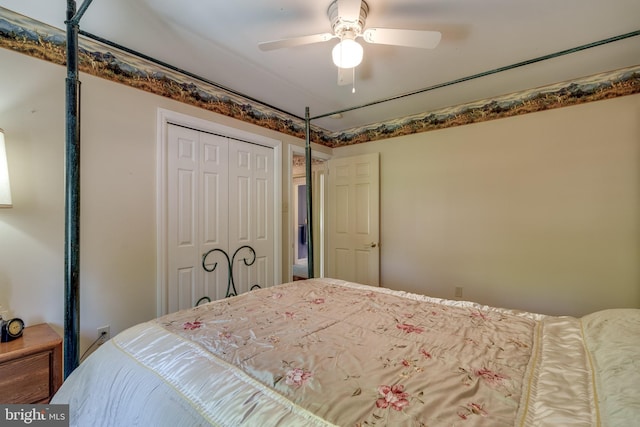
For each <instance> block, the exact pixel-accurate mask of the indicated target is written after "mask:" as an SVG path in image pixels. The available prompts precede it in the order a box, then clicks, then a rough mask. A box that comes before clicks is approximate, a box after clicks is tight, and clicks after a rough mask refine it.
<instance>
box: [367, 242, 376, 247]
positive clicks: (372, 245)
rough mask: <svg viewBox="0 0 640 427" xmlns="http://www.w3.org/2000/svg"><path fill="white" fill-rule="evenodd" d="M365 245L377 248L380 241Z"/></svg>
mask: <svg viewBox="0 0 640 427" xmlns="http://www.w3.org/2000/svg"><path fill="white" fill-rule="evenodd" d="M365 246H366V247H368V248H375V247H376V246H378V243H376V242H371V243H367V244H366V245H365Z"/></svg>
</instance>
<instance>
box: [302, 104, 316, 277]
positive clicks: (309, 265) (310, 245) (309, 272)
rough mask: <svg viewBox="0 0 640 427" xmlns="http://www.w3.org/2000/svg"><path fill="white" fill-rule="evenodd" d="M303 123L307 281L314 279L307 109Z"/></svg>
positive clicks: (309, 139) (309, 124)
mask: <svg viewBox="0 0 640 427" xmlns="http://www.w3.org/2000/svg"><path fill="white" fill-rule="evenodd" d="M304 122H305V148H304V153H305V155H304V158H305V168H306V172H305V177H306V186H307V243H308V244H307V247H308V249H307V276H308V277H309V279H311V278H313V277H314V273H313V271H314V268H313V201H312V200H313V199H312V197H311V196H312V193H311V182H312V181H313V177H312V176H311V163H312V161H311V160H312V159H311V129H310V128H311V119H310V118H309V107H306V109H305V114H304Z"/></svg>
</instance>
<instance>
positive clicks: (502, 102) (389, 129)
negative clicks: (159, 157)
mask: <svg viewBox="0 0 640 427" xmlns="http://www.w3.org/2000/svg"><path fill="white" fill-rule="evenodd" d="M65 43H66V38H65V32H64V31H62V30H60V29H58V28H55V27H52V26H49V25H45V24H43V23H40V22H38V21H35V20H33V19H31V18H29V17H25V16H23V15H20V14H17V13H15V12H12V11H10V10H8V9H5V8H2V7H0V47H3V48H6V49H9V50H13V51H16V52H21V53H24V54H27V55H30V56H33V57H35V58H40V59H44V60H47V61H50V62H53V63H56V64H59V65H64V64H65V56H66V54H65ZM79 46H80V48H79V57H78V61H79V69H80V71H81V72H85V73H88V74H91V75H94V76H97V77H101V78H105V79H107V80H111V81H114V82H118V83H123V84H126V85H129V86H131V87H134V88H138V89H141V90H145V91H147V92H151V93H154V94H156V95H160V96H165V97H167V98H171V99H174V100H176V101H179V102H183V103H186V104H190V105H193V106H196V107H200V108H203V109H206V110H209V111H212V112H215V113H218V114H222V115H225V116H229V117H233V118H235V119H238V120H242V121H244V122H248V123H252V124H255V125H258V126H261V127H263V128H267V129H270V130H274V131H277V132H281V133H284V134H287V135H291V136H294V137H297V138H302V139H303V138H304V135H305V124H304V120H302V119H300V118H298V117H295V116H289V115H287V114H286V113H282V112H280V111H277V110H275V109H272V108H269V107H268V106H265V105H261V104H258V103H255V102H252V101H250V100H248V99H245V98H243V97H241V96H239V95H237V94H234V93H232V92H228V91H225V90H223V89H221V88H219V87H217V86H214V85H212V84H210V83H207V82H202V81H200V80H197V79H195V78H192V77H189V76H185V75H184V74H182V73H179V72H176V71H173V70H171V69H168V68H166V67H162V66H161V65H158V64H155V63H153V62H151V61H147V60H144V59H141V58H139V57H137V56H135V55H132V54H129V53H126V52H122V51H120V50H117V49H115V48H113V47H108V46H106V45H104V44H102V43H99V42H96V41H93V40H90V39H86V38H82V37H81V38H80V40H79ZM636 93H640V65H638V66H635V67H630V68H626V69H623V70H617V71H612V72H607V73H602V74H598V75H596V76H590V77H586V78H583V79H579V80H574V81H571V82H563V83H558V84H556V85H551V86H545V87H542V88H537V89H531V90H526V91H522V92H517V93H514V94H510V95H506V96H502V97H498V98H493V99H485V100H480V101H477V102H473V103H468V104H463V105H457V106H453V107H448V108H443V109H440V110H437V111H430V112H425V113H421V114H418V115H414V116H409V117H403V118H399V119H395V120H390V121H386V122H383V123H375V124H372V125H369V126H364V127H359V128H354V129H350V130H346V131H340V132H335V133H331V132H328V131H326V130H324V129H322V128H320V127H317V126H313V125H312V128H311V140H312V141H313V142H316V143H318V144H321V145H325V146H327V147H341V146H346V145H352V144H359V143H364V142H371V141H378V140H382V139H387V138H393V137H398V136H403V135H409V134H414V133H420V132H427V131H430V130H436V129H444V128H448V127H453V126H461V125H465V124H471V123H479V122H483V121H487V120H493V119H498V118H503V117H510V116H516V115H520V114H526V113H532V112H536V111H542V110H548V109H552V108H559V107H565V106H569V105H576V104H580V103H584V102H591V101H598V100H602V99H608V98H614V97H618V96H624V95H631V94H636Z"/></svg>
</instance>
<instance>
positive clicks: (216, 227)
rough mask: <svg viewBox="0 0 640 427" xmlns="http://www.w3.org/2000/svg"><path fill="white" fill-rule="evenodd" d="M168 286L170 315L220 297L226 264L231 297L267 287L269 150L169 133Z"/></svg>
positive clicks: (177, 129)
mask: <svg viewBox="0 0 640 427" xmlns="http://www.w3.org/2000/svg"><path fill="white" fill-rule="evenodd" d="M167 148H168V156H167V162H168V174H167V180H168V194H167V197H168V203H167V206H168V212H167V224H168V230H167V235H168V239H167V240H168V242H167V243H168V260H167V267H168V283H167V306H168V307H167V308H168V311H169V312H173V311H176V310H181V309H185V308H189V307H193V306H194V305H195V304H196V302H197V301H198V300H199V299H200V298H202V297H203V296H208V297H209V298H211V300H215V299H221V298H224V297H225V294H226V292H227V284H228V274H229V271H228V265H227V259H226V258H225V257H224V255H223V254H221V253H219V252H217V251H216V252H213V253H211V254H210V255H209V256H208V257H207V264H208V265H211V264H214V263H217V267H216V269H215V270H214V271H213V272H207V271H205V270H204V269H203V267H202V256H203V254H204V253H206V252H207V251H209V250H211V249H214V248H218V249H221V250H224V251H225V252H226V253H227V254H228V256H229V258H231V257H232V256H233V254H234V252H235V251H236V250H237V249H238V248H240V247H242V246H244V245H249V246H251V247H252V248H253V249H254V250H255V253H256V259H255V262H254V263H253V264H252V265H251V266H247V265H245V263H244V259H245V258H247V259H248V260H249V261H251V260H252V259H253V257H252V255H251V252H250V251H249V250H247V249H242V250H240V251H239V252H238V255H237V256H236V258H235V261H234V266H233V270H234V272H233V276H234V279H235V280H234V282H235V287H236V290H237V292H238V293H243V292H246V291H248V290H249V289H250V288H251V286H253V285H256V284H257V285H260V286H261V287H267V286H273V277H274V262H275V258H274V230H273V228H274V226H273V224H274V221H273V214H274V208H275V200H274V174H273V161H274V154H273V149H272V148H270V147H264V146H261V145H257V144H253V143H248V142H244V141H238V140H236V139H232V138H227V137H224V136H220V135H214V134H211V133H207V132H202V131H197V130H194V129H189V128H185V127H181V126H176V125H169V126H168V147H167Z"/></svg>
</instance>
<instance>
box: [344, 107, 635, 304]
mask: <svg viewBox="0 0 640 427" xmlns="http://www.w3.org/2000/svg"><path fill="white" fill-rule="evenodd" d="M374 151H378V152H380V159H381V160H380V162H381V172H380V174H381V224H382V225H381V244H382V246H381V283H382V285H383V286H385V287H390V288H393V289H402V290H407V291H412V292H418V293H424V294H428V295H432V296H436V297H444V298H453V297H454V289H455V287H457V286H460V287H462V288H463V299H470V300H475V301H478V302H481V303H484V304H489V305H497V306H507V307H512V308H520V309H526V310H529V311H536V312H542V313H547V314H569V315H583V314H585V313H588V312H591V311H594V310H599V309H604V308H610V307H640V95H633V96H627V97H621V98H616V99H611V100H606V101H600V102H593V103H588V104H583V105H578V106H574V107H566V108H561V109H555V110H549V111H545V112H540V113H534V114H528V115H523V116H518V117H513V118H508V119H501V120H495V121H490V122H484V123H480V124H474V125H468V126H462V127H457V128H450V129H446V130H440V131H433V132H427V133H422V134H417V135H412V136H406V137H401V138H396V139H390V140H385V141H380V142H374V143H367V144H359V145H354V146H350V147H344V148H338V149H335V150H334V156H335V157H341V156H350V155H357V154H363V153H369V152H374Z"/></svg>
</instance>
